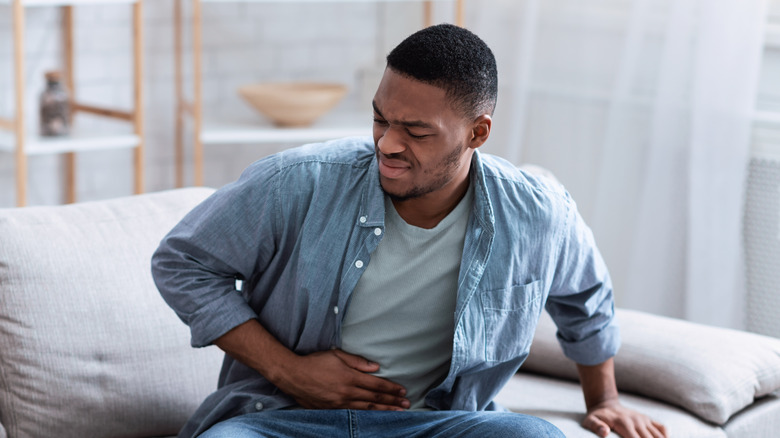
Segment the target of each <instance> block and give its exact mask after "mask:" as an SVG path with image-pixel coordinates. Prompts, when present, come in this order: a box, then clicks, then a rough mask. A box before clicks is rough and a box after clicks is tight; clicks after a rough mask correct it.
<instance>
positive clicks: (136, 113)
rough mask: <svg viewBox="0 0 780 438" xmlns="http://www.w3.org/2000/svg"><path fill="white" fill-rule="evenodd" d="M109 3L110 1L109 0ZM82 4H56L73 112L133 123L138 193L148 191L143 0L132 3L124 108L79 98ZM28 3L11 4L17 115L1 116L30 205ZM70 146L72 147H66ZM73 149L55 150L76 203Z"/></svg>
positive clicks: (20, 198)
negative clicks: (129, 98) (130, 66)
mask: <svg viewBox="0 0 780 438" xmlns="http://www.w3.org/2000/svg"><path fill="white" fill-rule="evenodd" d="M106 3H108V2H106ZM77 4H79V1H78V0H72V1H67V0H63V1H62V2H61V3H56V5H58V6H59V7H60V8H61V10H62V41H63V45H64V47H63V54H64V59H63V67H64V68H63V69H64V72H65V81H66V86H67V87H68V89H69V91H70V94H71V109H72V114H71V116H74V115H75V114H77V113H79V112H83V113H91V114H96V115H99V116H103V117H109V118H114V119H119V120H124V121H127V122H130V123H132V124H133V132H134V133H135V135H136V137H137V139H138V141H137V142H136V143H135V145H134V147H133V148H134V179H135V184H134V193H136V194H138V193H142V192H143V190H144V172H143V161H144V101H143V89H144V88H143V65H144V64H143V49H144V46H143V25H142V24H143V23H142V20H143V0H134V1H133V2H132V13H133V53H132V56H133V63H134V71H133V75H134V79H133V109H132V110H131V111H120V110H114V109H109V108H100V107H96V106H91V105H85V104H81V103H79V102H78V101H76V99H75V95H76V86H75V80H74V78H75V71H74V70H75V69H74V44H73V41H74V39H73V33H74V25H73V7H74V5H77ZM24 8H25V5H24V0H13V3H12V5H11V10H12V21H13V48H14V50H13V58H14V78H15V86H16V93H15V100H16V104H15V106H16V114H15V117H14V119H12V120H6V119H0V129H6V130H10V131H12V132H13V133H14V135H15V148H14V154H15V158H16V204H17V206H19V207H23V206H25V205H26V204H27V179H28V163H27V156H28V154H29V151H28V150H27V149H26V147H27V141H28V139H27V133H26V130H25V124H26V123H25V122H26V120H25V102H24V94H25V93H24V92H25V88H26V84H25V76H24V73H25V62H24V32H25V13H24V12H25V9H24ZM66 149H68V148H67V147H66ZM70 149H71V150H65V151H58V152H52V153H62V154H63V155H64V158H65V202H66V203H72V202H76V152H75V150H76V149H77V148H76V147H75V146H74V147H72V148H70Z"/></svg>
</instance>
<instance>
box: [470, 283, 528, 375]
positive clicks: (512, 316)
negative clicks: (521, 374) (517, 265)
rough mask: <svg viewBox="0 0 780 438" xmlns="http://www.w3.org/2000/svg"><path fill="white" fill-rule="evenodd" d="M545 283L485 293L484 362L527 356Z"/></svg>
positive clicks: (483, 294) (481, 298)
mask: <svg viewBox="0 0 780 438" xmlns="http://www.w3.org/2000/svg"><path fill="white" fill-rule="evenodd" d="M541 288H542V281H541V280H537V281H533V282H531V283H528V284H524V285H520V286H512V287H511V288H508V289H500V290H489V291H485V292H482V294H481V295H480V300H481V304H482V316H483V319H484V323H485V360H487V361H488V362H504V361H508V360H511V359H514V358H517V357H519V356H524V355H527V354H528V350H529V349H530V347H531V341H532V340H533V336H534V331H535V330H536V324H537V322H538V321H539V314H540V313H541V304H542V292H541Z"/></svg>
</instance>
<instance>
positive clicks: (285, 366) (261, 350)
mask: <svg viewBox="0 0 780 438" xmlns="http://www.w3.org/2000/svg"><path fill="white" fill-rule="evenodd" d="M214 343H215V344H216V345H217V346H218V347H219V348H221V349H222V350H223V351H225V352H226V353H227V354H229V355H231V356H232V357H233V358H235V359H236V360H238V361H240V362H242V363H243V364H245V365H247V366H249V367H251V368H253V369H255V370H257V372H259V373H260V374H262V375H263V376H264V377H265V378H266V379H268V380H269V381H270V382H271V383H273V384H274V385H276V386H277V387H278V388H279V389H281V390H282V391H283V392H284V393H285V394H287V395H289V396H291V397H292V398H294V399H295V401H297V402H298V403H299V404H300V405H301V406H302V407H304V408H307V409H370V410H397V411H400V410H404V409H406V408H408V407H409V400H407V399H405V398H404V396H405V395H406V390H405V389H404V388H403V387H402V386H401V385H398V384H396V383H393V382H390V381H389V380H385V379H382V378H379V377H376V376H372V375H370V374H367V373H371V372H376V371H378V370H379V364H377V363H374V362H370V361H368V360H367V359H365V358H362V357H360V356H355V355H352V354H348V353H345V352H344V351H342V350H329V351H321V352H317V353H313V354H309V355H306V356H300V355H298V354H295V353H294V352H292V351H290V350H289V349H288V348H287V347H285V346H284V345H282V344H281V343H280V342H279V341H278V340H277V339H276V338H274V337H273V335H271V334H270V333H269V332H268V331H267V330H266V329H265V327H263V326H262V324H260V323H259V322H258V321H257V320H256V319H251V320H249V321H247V322H245V323H243V324H241V325H239V326H237V327H235V328H234V329H232V330H230V331H229V332H227V333H225V334H224V335H222V336H221V337H219V338H217V340H216V341H215V342H214Z"/></svg>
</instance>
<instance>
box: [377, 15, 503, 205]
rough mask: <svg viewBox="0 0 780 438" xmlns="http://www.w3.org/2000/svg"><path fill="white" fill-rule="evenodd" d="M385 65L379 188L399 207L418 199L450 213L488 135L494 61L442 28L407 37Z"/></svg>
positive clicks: (466, 36) (475, 41) (469, 40)
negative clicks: (446, 208)
mask: <svg viewBox="0 0 780 438" xmlns="http://www.w3.org/2000/svg"><path fill="white" fill-rule="evenodd" d="M387 63H388V66H387V68H386V69H385V74H384V76H383V77H382V81H381V82H380V84H379V87H378V89H377V92H376V94H375V95H374V101H373V106H374V144H375V145H376V152H377V160H378V162H379V174H380V182H381V184H382V188H383V189H384V191H385V193H387V194H388V195H389V196H390V197H391V198H392V199H393V201H394V202H396V208H398V202H404V201H412V202H415V203H417V204H416V205H417V206H418V207H419V206H420V205H421V204H420V203H418V202H417V201H418V200H419V201H422V203H423V204H424V205H426V206H433V205H437V204H438V203H441V204H442V205H449V206H452V203H453V202H457V200H459V199H460V198H461V197H462V196H463V194H464V193H465V192H466V189H467V188H468V179H469V169H470V167H471V157H472V155H473V153H474V150H476V148H478V147H480V146H482V144H484V143H485V141H487V138H488V136H489V135H490V129H491V126H492V118H491V115H492V112H493V109H494V107H495V102H496V88H497V87H496V81H497V74H496V64H495V58H494V57H493V54H492V53H491V51H490V49H489V48H488V47H487V45H485V43H484V42H482V40H480V39H479V38H478V37H477V36H476V35H474V34H473V33H471V32H469V31H467V30H465V29H461V28H458V27H455V26H451V25H439V26H433V27H429V28H427V29H423V30H421V31H419V32H416V33H415V34H413V35H412V36H410V37H408V38H407V39H406V40H404V41H403V42H402V43H401V44H399V45H398V47H396V48H395V49H393V51H392V52H391V53H390V55H388V57H387ZM407 205H409V204H407Z"/></svg>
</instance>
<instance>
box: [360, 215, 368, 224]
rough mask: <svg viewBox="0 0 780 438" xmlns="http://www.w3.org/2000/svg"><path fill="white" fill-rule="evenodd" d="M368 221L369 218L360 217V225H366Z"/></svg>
mask: <svg viewBox="0 0 780 438" xmlns="http://www.w3.org/2000/svg"><path fill="white" fill-rule="evenodd" d="M367 220H368V218H367V217H365V216H360V223H361V224H364V223H366V221H367Z"/></svg>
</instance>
